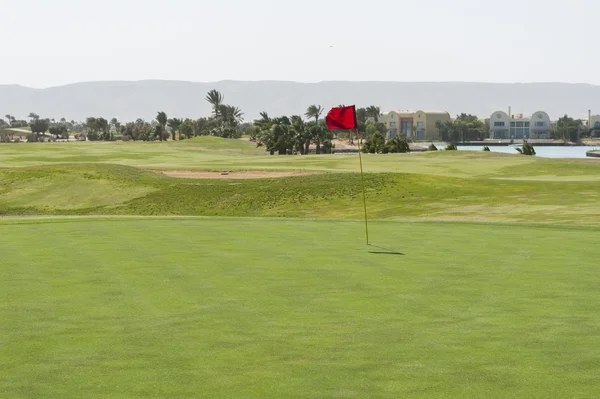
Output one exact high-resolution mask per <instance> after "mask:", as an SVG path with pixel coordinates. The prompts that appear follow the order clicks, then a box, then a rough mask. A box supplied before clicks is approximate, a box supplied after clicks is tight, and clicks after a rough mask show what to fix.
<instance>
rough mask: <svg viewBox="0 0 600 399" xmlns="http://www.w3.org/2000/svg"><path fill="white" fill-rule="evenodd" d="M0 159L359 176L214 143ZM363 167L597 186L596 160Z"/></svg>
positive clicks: (12, 163) (427, 158)
mask: <svg viewBox="0 0 600 399" xmlns="http://www.w3.org/2000/svg"><path fill="white" fill-rule="evenodd" d="M0 154H2V156H1V157H0V167H22V166H36V165H48V164H58V163H106V164H121V165H130V166H137V167H142V168H146V169H189V170H224V169H229V170H287V171H320V172H358V171H359V166H358V160H357V156H356V155H330V156H269V155H265V154H266V153H265V151H264V150H263V149H262V148H256V147H255V145H254V144H252V143H250V142H247V141H242V140H230V139H220V138H216V137H198V138H195V139H193V140H185V141H181V142H168V143H155V142H153V143H133V142H127V143H90V142H82V143H29V144H27V145H25V144H23V145H14V144H0ZM364 166H365V171H366V172H367V173H370V172H373V173H375V172H383V173H386V172H389V173H416V174H426V175H436V176H447V177H486V178H491V177H496V178H519V179H534V180H535V179H541V180H543V179H548V178H554V177H555V176H560V178H561V179H563V180H569V179H574V180H580V181H598V180H600V160H598V159H589V160H577V161H563V160H551V159H540V158H535V157H525V156H520V155H508V154H499V153H494V152H491V153H489V152H488V153H484V152H483V151H448V152H445V151H436V152H432V153H419V154H390V155H367V156H365V157H364Z"/></svg>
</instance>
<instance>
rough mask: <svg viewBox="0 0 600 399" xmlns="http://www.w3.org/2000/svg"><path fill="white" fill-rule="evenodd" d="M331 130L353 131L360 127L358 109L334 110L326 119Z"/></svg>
mask: <svg viewBox="0 0 600 399" xmlns="http://www.w3.org/2000/svg"><path fill="white" fill-rule="evenodd" d="M325 121H326V122H327V127H328V128H329V129H330V130H352V129H356V128H357V127H358V123H356V107H355V106H354V105H352V106H350V107H341V108H332V109H331V111H329V113H328V114H327V116H326V117H325Z"/></svg>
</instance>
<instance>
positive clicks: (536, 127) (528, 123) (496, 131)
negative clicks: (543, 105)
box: [490, 111, 551, 140]
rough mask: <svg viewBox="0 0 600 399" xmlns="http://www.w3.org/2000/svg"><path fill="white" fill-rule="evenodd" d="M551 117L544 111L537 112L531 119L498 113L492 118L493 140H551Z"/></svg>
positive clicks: (491, 130)
mask: <svg viewBox="0 0 600 399" xmlns="http://www.w3.org/2000/svg"><path fill="white" fill-rule="evenodd" d="M550 127H551V125H550V116H548V114H547V113H546V112H544V111H538V112H535V113H534V114H533V115H532V116H531V117H529V118H527V117H524V116H523V114H517V115H510V116H509V115H508V114H507V113H506V112H504V111H496V112H494V113H493V114H492V116H491V117H490V138H491V139H514V140H522V139H549V138H550Z"/></svg>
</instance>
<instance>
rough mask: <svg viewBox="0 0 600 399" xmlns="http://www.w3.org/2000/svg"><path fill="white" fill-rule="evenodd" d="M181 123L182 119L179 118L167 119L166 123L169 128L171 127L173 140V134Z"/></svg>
mask: <svg viewBox="0 0 600 399" xmlns="http://www.w3.org/2000/svg"><path fill="white" fill-rule="evenodd" d="M182 123H183V120H181V119H179V118H171V119H169V120H168V121H167V125H168V126H169V129H171V135H172V136H173V141H175V134H176V133H177V132H178V131H179V127H180V126H181V124H182Z"/></svg>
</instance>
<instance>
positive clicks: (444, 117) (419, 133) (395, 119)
mask: <svg viewBox="0 0 600 399" xmlns="http://www.w3.org/2000/svg"><path fill="white" fill-rule="evenodd" d="M451 120H452V118H451V117H450V114H449V113H448V112H446V111H391V112H386V113H384V114H382V115H381V116H380V117H379V122H381V123H384V124H385V125H386V127H387V139H390V138H392V137H394V136H398V135H402V136H406V137H409V138H413V139H415V140H432V141H435V140H441V139H442V136H441V134H440V131H439V129H438V128H437V127H436V124H437V122H438V121H439V122H446V121H451Z"/></svg>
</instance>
